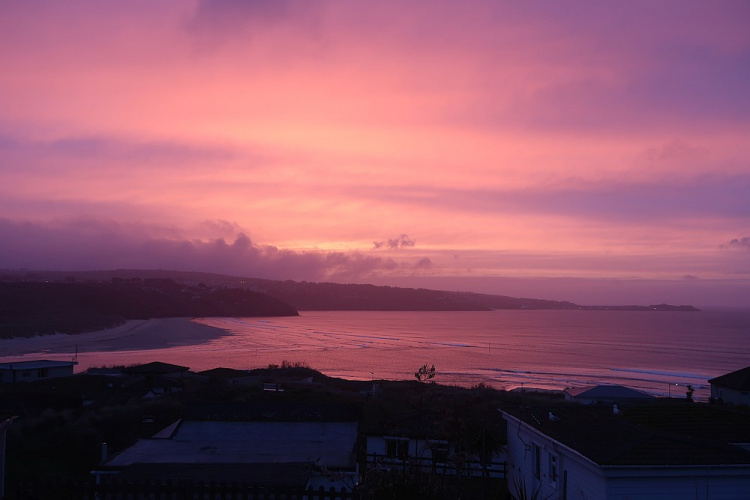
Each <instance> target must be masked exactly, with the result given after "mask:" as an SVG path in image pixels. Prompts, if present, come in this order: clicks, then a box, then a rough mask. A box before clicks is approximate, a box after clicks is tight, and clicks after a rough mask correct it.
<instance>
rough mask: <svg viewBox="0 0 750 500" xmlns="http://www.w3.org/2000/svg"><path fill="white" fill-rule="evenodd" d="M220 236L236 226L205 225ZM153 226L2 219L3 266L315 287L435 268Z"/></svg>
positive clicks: (422, 263)
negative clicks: (147, 272)
mask: <svg viewBox="0 0 750 500" xmlns="http://www.w3.org/2000/svg"><path fill="white" fill-rule="evenodd" d="M205 225H206V226H209V227H213V228H215V229H217V228H218V229H219V230H221V231H224V232H226V231H232V230H234V229H236V227H235V225H233V224H230V223H228V222H226V221H217V222H214V223H208V222H207V223H205ZM154 233H155V231H154V230H153V229H149V228H147V227H143V228H141V230H140V231H134V228H133V227H131V226H124V225H121V224H118V223H114V222H103V221H95V220H79V221H68V222H56V223H54V224H39V223H30V222H26V223H18V222H13V221H10V220H7V219H0V234H2V235H3V238H2V240H0V263H2V267H3V268H6V269H24V268H25V269H47V270H87V269H119V268H133V269H170V270H185V271H206V272H218V273H225V274H232V275H240V276H249V277H259V278H269V279H294V280H308V281H325V280H332V281H346V280H352V281H356V280H360V279H362V278H365V277H368V276H370V275H373V274H378V273H388V272H392V271H397V270H399V269H418V268H424V267H426V266H428V263H429V259H425V258H422V259H416V260H414V261H403V262H396V261H395V260H393V259H391V258H382V257H378V256H372V255H365V254H363V253H360V252H299V251H293V250H285V249H280V248H277V247H275V246H272V245H259V244H257V243H255V242H253V241H252V240H251V239H250V238H249V237H248V236H247V235H246V234H244V233H241V232H240V233H237V234H236V236H235V237H234V238H233V239H229V240H228V239H226V238H224V237H218V238H213V239H206V240H197V239H192V240H191V239H181V238H166V237H159V236H155V235H154Z"/></svg>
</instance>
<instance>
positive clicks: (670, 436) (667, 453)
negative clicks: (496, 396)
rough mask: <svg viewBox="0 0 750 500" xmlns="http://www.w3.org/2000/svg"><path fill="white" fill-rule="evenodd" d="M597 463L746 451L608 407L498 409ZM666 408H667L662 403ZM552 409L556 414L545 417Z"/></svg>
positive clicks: (726, 459)
mask: <svg viewBox="0 0 750 500" xmlns="http://www.w3.org/2000/svg"><path fill="white" fill-rule="evenodd" d="M502 411H503V413H504V414H505V415H507V416H506V420H508V417H510V418H515V419H517V420H520V421H522V422H524V423H525V424H527V425H529V426H530V427H533V428H534V429H536V430H537V431H538V432H540V433H541V434H544V435H546V436H548V437H550V438H552V439H554V440H555V441H557V442H559V443H561V444H563V445H565V446H567V447H568V448H570V449H572V450H575V451H576V452H578V453H580V454H581V455H583V456H585V457H587V458H588V459H590V460H591V461H593V462H594V463H596V464H598V465H600V466H618V465H646V466H648V465H653V466H669V465H672V466H680V465H728V464H734V465H738V464H741V465H750V452H748V451H746V450H743V449H741V448H739V447H737V446H732V445H730V444H729V443H728V442H726V441H723V440H714V439H708V438H707V437H705V436H688V435H680V434H677V433H674V432H669V431H668V430H664V429H659V428H653V427H650V426H646V425H641V424H636V423H634V422H632V421H629V420H628V419H627V418H626V417H625V416H623V415H615V414H614V413H613V412H612V410H611V409H609V408H600V407H591V406H588V407H579V406H575V407H574V406H567V407H544V408H528V407H523V408H514V409H508V410H502ZM664 411H665V412H666V413H668V412H669V411H670V410H669V408H666V407H665V408H664ZM550 413H552V414H553V415H554V417H555V418H554V419H552V418H550V417H548V415H549V414H550Z"/></svg>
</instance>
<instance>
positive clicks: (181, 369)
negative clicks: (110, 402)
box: [122, 361, 190, 378]
mask: <svg viewBox="0 0 750 500" xmlns="http://www.w3.org/2000/svg"><path fill="white" fill-rule="evenodd" d="M189 370H190V368H188V367H187V366H180V365H172V364H170V363H162V362H161V361H152V362H151V363H146V364H144V365H134V366H128V367H127V368H123V369H122V373H123V374H125V375H127V376H131V377H137V376H142V377H157V376H158V377H167V378H182V377H183V376H184V375H185V374H186V373H187V372H188V371H189Z"/></svg>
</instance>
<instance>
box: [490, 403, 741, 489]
mask: <svg viewBox="0 0 750 500" xmlns="http://www.w3.org/2000/svg"><path fill="white" fill-rule="evenodd" d="M719 410H720V409H719V408H717V407H715V406H709V405H699V404H688V403H684V404H682V405H681V406H676V405H674V404H672V405H671V406H670V405H658V404H657V405H645V406H644V407H640V406H639V407H632V408H628V410H627V411H625V412H618V413H615V412H613V411H612V409H611V408H602V407H591V406H554V407H539V408H529V407H521V408H513V409H507V410H501V413H502V416H503V418H504V419H505V420H506V421H507V424H508V485H509V490H510V492H511V494H512V495H514V497H515V498H517V499H520V498H531V497H533V496H535V497H536V498H546V499H566V500H583V499H591V498H596V499H614V500H625V499H632V498H638V499H646V500H648V499H662V498H694V499H702V500H708V499H712V500H740V499H746V498H748V492H750V451H748V449H750V447H749V446H748V443H750V427H749V426H748V425H747V422H748V421H750V420H749V418H750V414H747V413H743V414H737V413H728V412H721V411H719Z"/></svg>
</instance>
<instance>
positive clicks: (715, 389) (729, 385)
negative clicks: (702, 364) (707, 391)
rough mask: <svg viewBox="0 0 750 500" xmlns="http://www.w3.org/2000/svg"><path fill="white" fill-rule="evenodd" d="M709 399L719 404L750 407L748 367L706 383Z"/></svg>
mask: <svg viewBox="0 0 750 500" xmlns="http://www.w3.org/2000/svg"><path fill="white" fill-rule="evenodd" d="M708 383H709V384H711V399H712V400H714V401H716V402H720V403H730V404H736V405H750V366H748V367H746V368H742V369H740V370H736V371H733V372H731V373H727V374H726V375H722V376H720V377H716V378H712V379H711V380H709V381H708Z"/></svg>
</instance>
